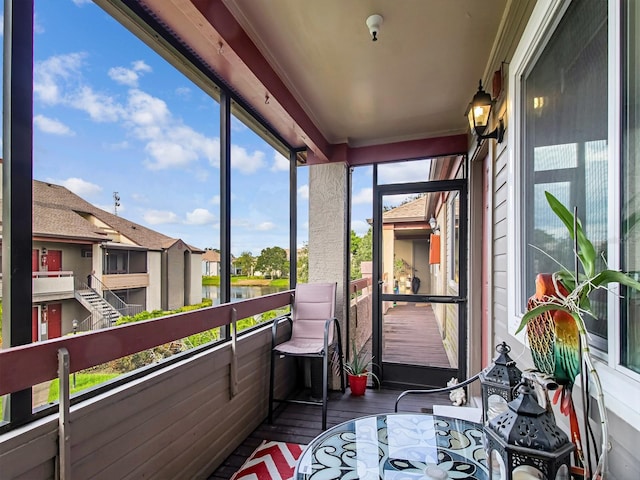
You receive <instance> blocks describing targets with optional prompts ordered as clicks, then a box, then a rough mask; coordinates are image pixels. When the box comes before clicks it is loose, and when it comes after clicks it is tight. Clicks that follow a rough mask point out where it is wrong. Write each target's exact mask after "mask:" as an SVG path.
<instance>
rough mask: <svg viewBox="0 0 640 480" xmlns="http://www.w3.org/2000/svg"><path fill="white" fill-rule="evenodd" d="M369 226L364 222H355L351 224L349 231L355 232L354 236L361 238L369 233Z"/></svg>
mask: <svg viewBox="0 0 640 480" xmlns="http://www.w3.org/2000/svg"><path fill="white" fill-rule="evenodd" d="M369 226H370V225H369V224H368V223H367V222H365V221H364V220H355V221H353V222H351V230H353V231H354V232H356V235H359V236H362V235H364V234H365V233H367V232H368V231H369Z"/></svg>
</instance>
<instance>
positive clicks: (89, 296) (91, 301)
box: [74, 286, 122, 331]
mask: <svg viewBox="0 0 640 480" xmlns="http://www.w3.org/2000/svg"><path fill="white" fill-rule="evenodd" d="M74 293H75V298H76V300H78V301H79V302H80V303H81V304H82V306H83V307H85V308H86V309H87V310H89V311H90V312H91V315H90V316H89V317H88V318H86V319H85V320H83V321H82V322H81V323H80V324H79V325H78V331H86V330H97V329H100V328H107V327H112V326H114V325H115V324H116V321H117V320H118V318H120V317H121V316H122V314H121V313H120V312H119V311H118V310H116V309H115V308H114V307H113V305H111V304H110V303H109V302H107V301H106V300H105V299H104V298H102V296H101V295H100V294H99V293H98V292H96V291H95V290H94V289H92V288H90V287H88V286H85V288H83V289H81V290H75V292H74Z"/></svg>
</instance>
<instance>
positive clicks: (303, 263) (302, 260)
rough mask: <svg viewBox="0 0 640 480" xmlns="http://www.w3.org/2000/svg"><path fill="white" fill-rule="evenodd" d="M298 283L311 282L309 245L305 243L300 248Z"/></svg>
mask: <svg viewBox="0 0 640 480" xmlns="http://www.w3.org/2000/svg"><path fill="white" fill-rule="evenodd" d="M297 282H298V283H308V282H309V246H308V245H307V244H306V243H305V244H304V245H303V247H302V248H301V249H300V250H298V279H297Z"/></svg>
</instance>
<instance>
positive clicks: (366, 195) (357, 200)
mask: <svg viewBox="0 0 640 480" xmlns="http://www.w3.org/2000/svg"><path fill="white" fill-rule="evenodd" d="M372 202H373V188H369V187H367V188H363V189H362V190H360V191H359V192H358V193H356V194H355V195H354V196H353V197H352V198H351V203H353V204H354V205H357V204H365V205H366V204H370V203H372Z"/></svg>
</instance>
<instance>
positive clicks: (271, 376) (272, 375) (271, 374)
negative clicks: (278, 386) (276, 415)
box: [269, 349, 276, 425]
mask: <svg viewBox="0 0 640 480" xmlns="http://www.w3.org/2000/svg"><path fill="white" fill-rule="evenodd" d="M275 362H276V356H275V354H274V351H273V349H271V366H270V369H269V370H270V371H269V424H270V425H271V424H273V390H274V385H273V382H274V378H275V368H276V367H275Z"/></svg>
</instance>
